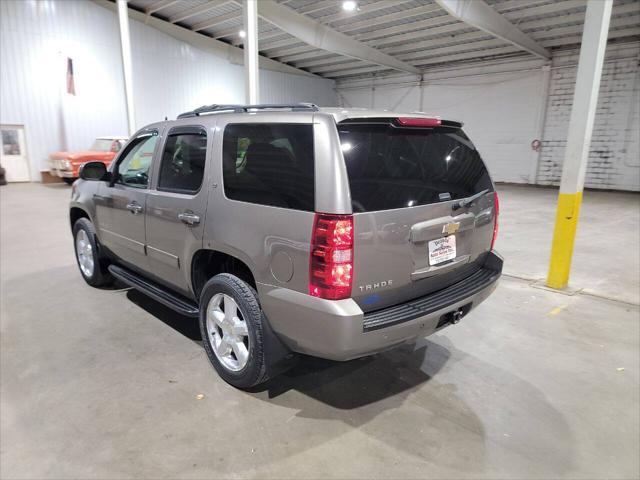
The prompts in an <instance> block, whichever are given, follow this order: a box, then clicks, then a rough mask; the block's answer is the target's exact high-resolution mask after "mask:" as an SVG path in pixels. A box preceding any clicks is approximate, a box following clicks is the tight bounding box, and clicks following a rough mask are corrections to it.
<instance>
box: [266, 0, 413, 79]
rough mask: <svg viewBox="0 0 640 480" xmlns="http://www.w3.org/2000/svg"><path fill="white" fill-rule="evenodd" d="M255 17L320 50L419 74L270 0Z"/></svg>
mask: <svg viewBox="0 0 640 480" xmlns="http://www.w3.org/2000/svg"><path fill="white" fill-rule="evenodd" d="M258 14H259V15H260V16H261V17H262V18H264V19H265V20H267V21H268V22H270V23H272V24H273V25H275V26H276V27H278V28H280V29H281V30H284V31H285V32H287V33H289V34H290V35H293V36H294V37H296V38H299V39H300V40H302V41H303V42H305V43H308V44H309V45H312V46H314V47H317V48H320V49H322V50H327V51H329V52H334V53H339V54H340V55H345V56H347V57H352V58H357V59H359V60H363V61H365V62H369V63H374V64H377V65H383V66H386V67H388V68H392V69H394V70H400V71H403V72H407V73H413V74H419V73H420V70H418V69H417V68H415V67H414V66H413V65H410V64H408V63H405V62H401V61H399V60H398V59H396V58H394V57H392V56H390V55H387V54H385V53H382V52H380V51H379V50H376V49H374V48H371V47H369V46H368V45H365V44H363V43H360V42H358V41H356V40H354V39H353V38H351V37H349V36H347V35H345V34H343V33H340V32H338V31H336V30H334V29H332V28H330V27H327V26H326V25H322V24H321V23H319V22H316V21H315V20H312V19H310V18H308V17H306V16H304V15H301V14H299V13H297V12H296V11H294V10H292V9H291V8H289V7H285V6H282V5H279V4H278V3H276V2H274V1H273V0H262V1H261V2H260V5H259V7H258Z"/></svg>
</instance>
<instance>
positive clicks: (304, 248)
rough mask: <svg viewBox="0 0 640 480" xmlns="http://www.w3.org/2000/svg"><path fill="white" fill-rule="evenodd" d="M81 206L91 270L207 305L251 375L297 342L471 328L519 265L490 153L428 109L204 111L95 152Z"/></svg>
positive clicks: (237, 371) (204, 319) (335, 352)
mask: <svg viewBox="0 0 640 480" xmlns="http://www.w3.org/2000/svg"><path fill="white" fill-rule="evenodd" d="M70 219H71V227H72V229H73V235H74V243H75V251H76V257H77V262H78V266H79V268H80V272H81V274H82V276H83V277H84V279H85V280H86V282H87V283H88V284H89V285H93V286H102V285H105V284H107V283H109V282H110V281H112V280H113V278H114V277H115V278H117V279H119V280H120V281H121V282H124V283H125V284H127V285H129V286H131V287H133V288H135V289H138V290H140V291H142V292H144V293H145V294H147V295H149V296H151V297H153V298H154V299H156V300H157V301H159V302H161V303H163V304H165V305H167V306H168V307H170V308H172V309H174V310H175V311H177V312H179V313H181V314H183V315H187V316H193V317H198V318H199V322H200V329H201V332H202V340H203V344H204V347H205V350H206V352H207V355H208V357H209V359H210V360H211V363H212V364H213V366H214V367H215V369H216V370H217V372H218V373H219V374H220V376H222V378H224V380H226V381H227V382H229V383H230V384H232V385H234V386H236V387H239V388H248V387H251V386H253V385H256V384H259V383H261V382H264V381H266V380H267V379H268V378H269V377H272V376H273V375H275V374H277V373H279V372H281V371H283V370H284V369H285V368H287V366H288V365H289V364H290V363H291V358H293V357H294V355H295V352H300V353H304V354H309V355H315V356H318V357H323V358H328V359H334V360H349V359H353V358H357V357H361V356H364V355H369V354H372V353H375V352H379V351H381V350H385V349H388V348H390V347H393V346H395V345H399V344H401V343H403V342H406V341H409V340H412V339H415V338H416V337H420V336H426V335H429V334H431V333H433V332H435V331H436V330H438V329H440V328H443V327H445V326H446V325H449V324H453V323H457V322H458V321H459V320H460V318H462V317H463V316H464V315H466V314H467V313H469V311H470V310H471V309H472V308H473V307H475V306H477V305H478V304H479V303H480V302H482V301H483V300H484V299H486V298H487V296H488V295H489V294H490V293H491V292H492V291H493V290H494V289H495V287H496V283H497V280H498V278H499V277H500V274H501V271H502V260H501V258H500V257H499V256H498V255H497V254H496V253H495V252H494V251H493V244H494V241H495V238H496V234H497V229H498V197H497V195H496V193H495V190H494V187H493V184H492V181H491V179H490V177H489V174H488V172H487V169H486V167H485V165H484V163H483V161H482V159H481V158H480V155H479V154H478V151H477V150H476V149H475V147H474V146H473V144H472V143H471V141H470V140H469V138H468V137H467V136H466V135H465V133H464V132H463V131H462V129H461V124H460V123H458V122H454V121H448V120H443V119H440V118H437V117H433V116H428V115H425V114H422V113H411V114H396V113H390V112H387V111H370V110H358V109H347V110H345V109H339V108H318V107H316V106H315V105H311V104H298V105H254V106H247V105H211V106H206V107H201V108H199V109H196V110H194V111H192V112H187V113H184V114H182V115H180V116H179V117H178V118H177V119H176V120H172V121H164V122H159V123H154V124H152V125H149V126H147V127H145V128H143V129H141V130H140V131H138V132H137V133H136V134H135V135H133V136H132V138H131V139H130V140H129V142H128V143H127V144H126V145H125V146H124V147H123V148H122V150H121V151H120V153H119V155H118V157H117V158H116V159H115V160H114V161H113V162H112V164H111V166H110V167H109V169H107V168H106V167H105V166H104V164H103V163H100V162H93V163H88V164H86V165H85V166H84V168H83V169H82V171H81V179H80V180H79V181H77V182H76V183H75V184H74V186H73V190H72V199H71V204H70Z"/></svg>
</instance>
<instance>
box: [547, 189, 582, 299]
mask: <svg viewBox="0 0 640 480" xmlns="http://www.w3.org/2000/svg"><path fill="white" fill-rule="evenodd" d="M581 203H582V192H578V193H561V194H559V195H558V210H557V212H556V228H555V231H554V232H553V243H552V244H551V261H550V265H549V276H548V278H547V286H548V287H551V288H556V289H558V290H562V289H563V288H566V287H567V285H568V284H569V272H570V271H571V258H572V256H573V243H574V240H575V238H576V229H577V227H578V215H579V214H580V204H581Z"/></svg>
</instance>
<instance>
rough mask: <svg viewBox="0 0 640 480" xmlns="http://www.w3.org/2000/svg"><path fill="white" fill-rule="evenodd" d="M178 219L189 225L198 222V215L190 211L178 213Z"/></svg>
mask: <svg viewBox="0 0 640 480" xmlns="http://www.w3.org/2000/svg"><path fill="white" fill-rule="evenodd" d="M178 220H180V221H181V222H182V223H185V224H187V225H189V226H193V225H198V224H199V223H200V215H196V214H195V213H190V212H184V213H179V214H178Z"/></svg>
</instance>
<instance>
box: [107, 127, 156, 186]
mask: <svg viewBox="0 0 640 480" xmlns="http://www.w3.org/2000/svg"><path fill="white" fill-rule="evenodd" d="M157 141H158V132H151V133H146V134H144V135H140V136H139V137H137V138H136V139H134V140H133V141H132V142H131V144H129V145H128V146H127V151H126V152H124V154H123V155H124V156H123V157H122V160H120V161H119V162H118V177H117V183H121V184H123V185H129V186H132V187H146V186H147V185H148V184H149V168H150V167H151V160H152V159H153V151H154V150H155V148H156V142H157Z"/></svg>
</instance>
